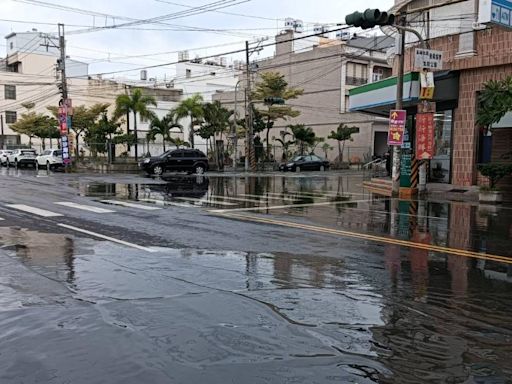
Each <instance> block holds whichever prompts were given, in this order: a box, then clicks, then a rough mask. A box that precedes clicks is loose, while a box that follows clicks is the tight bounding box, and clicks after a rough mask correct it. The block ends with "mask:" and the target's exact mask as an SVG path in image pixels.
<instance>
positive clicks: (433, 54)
mask: <svg viewBox="0 0 512 384" xmlns="http://www.w3.org/2000/svg"><path fill="white" fill-rule="evenodd" d="M414 67H415V68H416V69H431V70H441V69H443V52H442V51H434V50H432V49H423V48H416V49H415V50H414Z"/></svg>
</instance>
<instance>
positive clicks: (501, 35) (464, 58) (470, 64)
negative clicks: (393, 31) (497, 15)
mask: <svg viewBox="0 0 512 384" xmlns="http://www.w3.org/2000/svg"><path fill="white" fill-rule="evenodd" d="M470 33H471V34H473V37H474V39H475V52H474V54H468V53H467V52H466V53H464V54H461V53H460V52H459V38H460V36H459V35H453V36H444V37H441V38H437V39H433V40H430V41H429V42H428V43H429V48H431V49H435V50H441V51H443V52H444V69H445V70H459V71H460V88H459V103H458V105H459V106H458V108H457V109H456V110H455V115H454V130H453V155H452V156H453V157H452V174H453V176H452V183H453V184H456V185H460V186H469V185H473V184H475V183H477V182H478V181H479V178H478V173H477V169H476V162H477V156H478V155H477V154H478V127H477V126H476V124H475V113H476V98H477V92H478V91H480V90H481V89H482V88H483V84H484V83H485V82H486V81H488V80H498V79H503V78H505V77H507V76H510V75H512V31H510V30H506V29H504V28H501V27H492V28H490V29H486V30H483V31H477V32H470ZM412 60H413V56H412V50H409V51H408V52H407V55H406V60H405V70H406V72H407V71H411V70H412Z"/></svg>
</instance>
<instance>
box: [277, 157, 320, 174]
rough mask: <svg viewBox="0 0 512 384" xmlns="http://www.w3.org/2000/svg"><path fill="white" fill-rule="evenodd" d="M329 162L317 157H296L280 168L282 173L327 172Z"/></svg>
mask: <svg viewBox="0 0 512 384" xmlns="http://www.w3.org/2000/svg"><path fill="white" fill-rule="evenodd" d="M328 168H329V162H328V161H327V160H324V159H322V158H321V157H319V156H317V155H305V156H295V157H294V158H293V159H292V160H290V161H289V162H287V163H284V164H281V165H280V166H279V170H280V171H284V172H286V171H292V172H301V171H325V170H326V169H328Z"/></svg>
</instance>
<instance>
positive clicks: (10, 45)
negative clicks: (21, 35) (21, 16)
mask: <svg viewBox="0 0 512 384" xmlns="http://www.w3.org/2000/svg"><path fill="white" fill-rule="evenodd" d="M9 48H10V49H13V48H14V43H13V42H12V41H11V42H10V43H9Z"/></svg>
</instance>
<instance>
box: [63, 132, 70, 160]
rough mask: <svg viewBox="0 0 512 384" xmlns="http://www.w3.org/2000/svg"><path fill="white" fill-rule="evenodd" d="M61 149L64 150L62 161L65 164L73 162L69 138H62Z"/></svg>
mask: <svg viewBox="0 0 512 384" xmlns="http://www.w3.org/2000/svg"><path fill="white" fill-rule="evenodd" d="M60 148H61V149H62V161H63V162H64V164H69V163H70V162H71V156H70V152H69V141H68V137H67V136H61V138H60Z"/></svg>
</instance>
